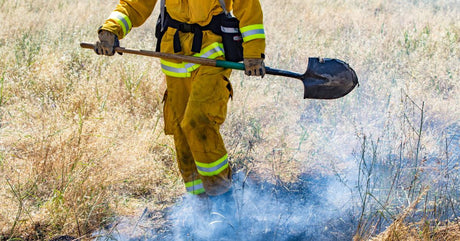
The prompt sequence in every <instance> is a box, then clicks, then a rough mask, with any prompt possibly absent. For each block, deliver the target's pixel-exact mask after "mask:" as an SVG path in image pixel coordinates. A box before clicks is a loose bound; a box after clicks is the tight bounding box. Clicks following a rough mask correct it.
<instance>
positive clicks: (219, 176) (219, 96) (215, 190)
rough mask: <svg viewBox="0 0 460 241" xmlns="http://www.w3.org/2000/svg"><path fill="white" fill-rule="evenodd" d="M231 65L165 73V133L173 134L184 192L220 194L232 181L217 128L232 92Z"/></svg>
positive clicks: (225, 190) (224, 115)
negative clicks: (178, 74)
mask: <svg viewBox="0 0 460 241" xmlns="http://www.w3.org/2000/svg"><path fill="white" fill-rule="evenodd" d="M230 74H231V70H230V69H223V68H216V67H208V66H201V67H199V68H198V69H197V70H195V71H193V72H192V73H191V77H189V78H177V77H171V76H166V83H167V91H166V93H165V103H164V119H165V133H166V134H172V135H174V143H175V147H176V155H177V162H178V165H179V170H180V172H181V174H182V178H183V179H184V182H185V186H186V189H187V192H189V193H191V194H202V193H206V194H208V195H211V196H215V195H220V194H223V193H225V192H227V191H228V190H229V188H230V187H231V185H232V181H231V180H232V179H231V168H230V166H229V163H228V156H227V150H226V149H225V146H224V142H223V140H222V136H221V134H220V131H219V127H220V125H221V124H222V123H223V122H224V120H225V118H226V115H227V103H228V100H229V98H230V97H231V96H232V94H233V93H232V91H233V90H232V87H231V84H230V82H229V80H228V79H229V77H230Z"/></svg>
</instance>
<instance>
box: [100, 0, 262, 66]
mask: <svg viewBox="0 0 460 241" xmlns="http://www.w3.org/2000/svg"><path fill="white" fill-rule="evenodd" d="M156 3H157V0H120V3H119V4H118V5H117V7H116V8H115V10H114V11H113V12H112V14H111V15H110V16H109V18H108V19H107V20H106V21H105V23H104V24H103V26H102V28H101V29H104V30H108V31H110V32H112V33H115V34H116V35H117V36H118V38H119V39H122V38H124V37H125V36H126V35H127V34H128V33H129V31H130V30H131V29H132V28H133V27H138V26H140V25H142V24H143V23H144V22H145V21H146V20H147V18H148V17H149V16H150V14H151V13H152V11H153V8H154V7H155V4H156ZM165 5H166V8H167V9H168V13H169V15H170V16H171V17H172V18H173V19H175V20H178V21H180V22H184V23H188V24H195V23H196V24H199V25H201V26H205V25H207V24H209V23H210V22H211V19H212V17H213V16H214V15H218V14H220V13H222V12H223V9H222V7H221V5H220V3H219V0H165ZM225 5H226V8H227V11H228V12H230V11H233V15H235V17H236V18H237V19H238V20H239V21H240V31H241V33H242V35H243V56H244V58H261V56H263V54H264V51H265V34H264V29H263V14H262V9H261V6H260V2H259V0H225ZM181 40H182V38H181ZM170 44H171V45H172V43H170ZM203 47H206V45H205V43H204V42H203ZM170 50H172V48H166V50H163V49H162V51H163V52H170ZM183 54H188V53H183Z"/></svg>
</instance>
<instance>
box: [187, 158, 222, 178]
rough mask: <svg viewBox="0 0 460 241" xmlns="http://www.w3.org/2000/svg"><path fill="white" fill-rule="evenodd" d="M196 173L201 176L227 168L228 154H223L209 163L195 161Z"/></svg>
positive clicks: (210, 174)
mask: <svg viewBox="0 0 460 241" xmlns="http://www.w3.org/2000/svg"><path fill="white" fill-rule="evenodd" d="M195 164H196V168H197V170H198V173H200V174H201V175H203V176H215V175H218V174H219V173H221V172H222V171H223V170H225V169H226V168H228V154H225V155H224V156H223V157H221V158H220V159H219V160H217V161H215V162H211V163H203V162H198V161H195Z"/></svg>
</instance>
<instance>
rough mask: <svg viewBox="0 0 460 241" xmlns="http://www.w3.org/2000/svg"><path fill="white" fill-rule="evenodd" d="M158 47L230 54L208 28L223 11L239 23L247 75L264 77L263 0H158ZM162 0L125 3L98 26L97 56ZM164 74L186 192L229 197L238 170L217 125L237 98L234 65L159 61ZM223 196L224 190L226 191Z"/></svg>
mask: <svg viewBox="0 0 460 241" xmlns="http://www.w3.org/2000/svg"><path fill="white" fill-rule="evenodd" d="M160 1H161V3H160V7H161V14H160V18H159V23H160V26H159V28H160V29H157V31H158V33H157V37H159V39H158V44H157V51H161V52H166V53H175V54H182V55H193V56H198V57H204V58H213V59H224V58H225V57H226V55H229V54H230V53H231V51H232V50H230V51H227V53H225V52H224V48H223V46H222V36H221V35H219V34H216V33H215V32H214V31H212V30H210V29H213V27H215V26H216V24H217V25H218V24H219V23H217V21H215V20H214V19H218V17H217V16H221V15H222V13H227V14H228V13H230V12H231V13H232V14H233V16H234V17H236V18H237V19H238V20H239V30H240V32H241V35H242V38H243V39H242V46H243V53H242V55H243V58H244V60H243V63H244V64H245V73H246V75H253V76H261V77H263V76H264V74H265V67H264V51H265V34H264V28H263V21H262V18H263V16H262V9H261V6H260V3H259V0H160ZM156 2H157V1H156V0H150V1H148V0H120V3H119V4H118V5H117V6H116V8H115V10H114V11H113V12H112V13H111V14H110V16H109V17H108V19H107V20H106V21H105V22H104V24H103V25H102V26H101V27H100V28H99V29H98V37H99V41H97V42H96V47H95V51H96V53H97V54H102V55H108V56H111V55H114V54H115V51H114V49H115V47H118V46H119V39H122V38H124V37H125V36H126V35H127V34H128V33H129V32H130V31H131V29H132V28H133V27H138V26H140V25H142V24H143V23H144V22H145V21H146V20H147V18H148V17H149V16H150V14H151V12H152V10H153V9H154V6H155V4H156ZM161 68H162V71H163V73H164V74H165V75H166V84H167V89H166V93H165V97H164V124H165V127H164V129H165V133H166V134H168V135H173V137H174V143H175V148H176V154H177V162H178V166H179V170H180V173H181V175H182V178H183V180H184V184H185V189H186V190H187V192H188V193H190V194H193V195H199V196H211V197H213V196H214V197H215V196H219V195H221V196H225V195H228V193H229V190H230V188H231V186H232V177H231V175H232V171H231V168H230V166H229V156H228V154H227V150H226V148H225V145H224V142H223V140H222V136H221V134H220V131H219V127H220V126H221V125H222V123H223V122H224V120H225V118H226V113H227V103H228V100H229V98H230V97H231V96H232V92H233V90H232V86H231V84H230V81H229V78H230V74H231V70H230V69H224V68H218V67H208V66H200V65H198V64H191V63H184V62H179V61H175V60H170V59H161ZM222 194H225V195H222Z"/></svg>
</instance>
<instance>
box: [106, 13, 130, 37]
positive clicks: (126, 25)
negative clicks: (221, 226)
mask: <svg viewBox="0 0 460 241" xmlns="http://www.w3.org/2000/svg"><path fill="white" fill-rule="evenodd" d="M109 19H112V20H114V21H115V22H117V23H118V25H120V26H121V29H122V30H123V37H124V36H126V35H127V34H128V33H129V31H131V28H132V27H133V26H132V23H131V20H130V19H129V17H128V16H126V15H125V14H123V13H120V12H118V11H113V12H112V13H111V14H110V16H109Z"/></svg>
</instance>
